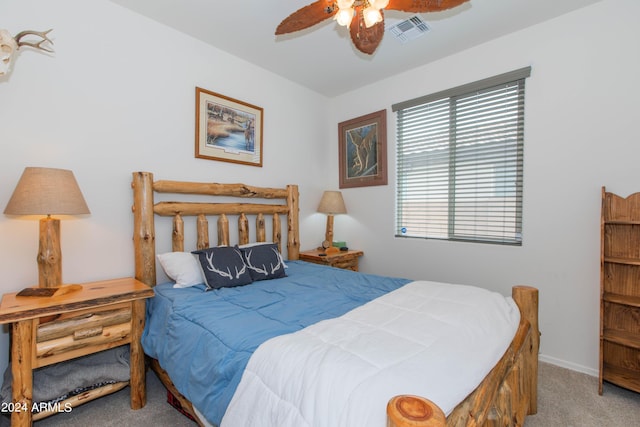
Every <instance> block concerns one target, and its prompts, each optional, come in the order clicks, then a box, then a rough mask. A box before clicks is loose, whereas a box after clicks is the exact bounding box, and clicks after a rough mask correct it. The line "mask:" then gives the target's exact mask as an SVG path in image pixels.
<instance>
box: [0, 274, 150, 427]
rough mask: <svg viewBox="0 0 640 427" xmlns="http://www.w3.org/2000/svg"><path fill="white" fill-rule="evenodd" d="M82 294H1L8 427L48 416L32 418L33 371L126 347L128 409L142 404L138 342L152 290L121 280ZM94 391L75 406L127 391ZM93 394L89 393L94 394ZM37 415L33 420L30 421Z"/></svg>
mask: <svg viewBox="0 0 640 427" xmlns="http://www.w3.org/2000/svg"><path fill="white" fill-rule="evenodd" d="M81 287H82V288H81V289H80V290H77V291H74V292H70V293H68V294H64V295H59V296H51V297H34V296H17V293H12V294H5V295H3V297H2V302H1V303H0V324H2V323H12V328H11V332H12V337H11V372H12V375H13V382H12V406H13V407H14V408H15V409H16V410H15V411H12V413H11V425H12V426H30V425H31V423H32V418H33V419H39V418H43V416H46V415H51V414H52V413H55V411H54V412H52V413H48V414H47V413H45V414H43V413H38V414H37V415H35V414H32V411H31V409H32V405H33V372H32V371H33V370H34V369H37V368H40V367H44V366H48V365H51V364H53V363H58V362H62V361H66V360H70V359H73V358H76V357H81V356H85V355H88V354H93V353H97V352H99V351H102V350H107V349H110V348H113V347H118V346H121V345H126V344H129V346H130V369H131V372H130V380H129V383H128V385H130V387H131V408H132V409H139V408H142V407H143V406H144V405H145V403H146V385H145V366H144V352H143V350H142V346H141V344H140V336H141V335H142V330H143V329H144V321H145V299H146V298H149V297H151V296H153V289H151V288H150V287H149V286H147V285H145V284H144V283H142V282H140V281H138V280H136V279H133V278H123V279H114V280H104V281H99V282H91V283H84V284H82V285H81ZM126 385H127V383H126V382H125V383H120V384H119V387H117V386H115V387H114V386H113V385H111V387H109V386H106V387H107V388H106V389H104V390H99V389H96V390H97V391H96V392H95V393H91V392H89V393H91V396H89V397H87V398H86V399H77V400H75V401H74V402H71V403H70V405H71V406H72V407H73V406H77V405H79V404H81V403H84V402H86V401H89V400H92V398H95V397H99V396H102V395H104V394H108V393H112V392H114V391H117V390H119V389H120V388H122V387H124V386H126ZM92 392H93V390H92ZM34 415H35V417H34Z"/></svg>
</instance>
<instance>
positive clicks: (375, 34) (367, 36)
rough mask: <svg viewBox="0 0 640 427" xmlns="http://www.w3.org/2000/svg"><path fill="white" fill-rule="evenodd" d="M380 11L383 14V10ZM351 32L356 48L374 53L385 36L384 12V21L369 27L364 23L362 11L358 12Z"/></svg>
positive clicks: (363, 51)
mask: <svg viewBox="0 0 640 427" xmlns="http://www.w3.org/2000/svg"><path fill="white" fill-rule="evenodd" d="M380 13H381V14H383V11H382V10H381V11H380ZM349 33H351V41H352V42H353V45H354V46H355V47H356V49H358V50H359V51H360V52H362V53H366V54H367V55H371V54H373V52H375V51H376V49H377V48H378V45H379V44H380V42H381V41H382V36H384V14H383V15H382V21H380V22H378V23H377V24H375V25H372V26H371V27H369V28H367V27H366V26H365V25H364V18H363V17H362V13H359V12H358V13H357V14H356V16H355V17H354V18H353V21H351V25H350V26H349Z"/></svg>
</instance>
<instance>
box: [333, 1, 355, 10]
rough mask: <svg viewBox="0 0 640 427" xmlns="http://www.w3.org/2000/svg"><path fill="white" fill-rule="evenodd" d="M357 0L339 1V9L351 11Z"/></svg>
mask: <svg viewBox="0 0 640 427" xmlns="http://www.w3.org/2000/svg"><path fill="white" fill-rule="evenodd" d="M354 2H355V0H337V1H336V3H337V4H338V9H349V8H351V6H353V3H354Z"/></svg>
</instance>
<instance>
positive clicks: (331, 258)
mask: <svg viewBox="0 0 640 427" xmlns="http://www.w3.org/2000/svg"><path fill="white" fill-rule="evenodd" d="M362 255H364V253H363V252H362V251H355V250H348V251H338V252H333V253H328V254H325V252H324V250H322V249H313V250H310V251H303V252H300V259H301V260H302V261H307V262H312V263H314V264H322V265H328V266H330V267H336V268H343V269H346V270H353V271H358V258H360V257H361V256H362Z"/></svg>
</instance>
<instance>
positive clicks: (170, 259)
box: [158, 252, 204, 288]
mask: <svg viewBox="0 0 640 427" xmlns="http://www.w3.org/2000/svg"><path fill="white" fill-rule="evenodd" d="M158 261H160V265H161V266H162V269H163V270H164V272H165V273H166V274H167V276H169V277H170V278H171V279H172V280H173V281H174V282H176V283H175V285H173V287H174V288H188V287H189V286H194V285H200V284H203V283H204V277H203V276H202V269H201V268H200V263H198V260H197V259H196V257H195V256H194V255H193V254H191V253H190V252H167V253H164V254H159V255H158Z"/></svg>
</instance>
